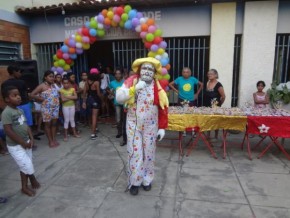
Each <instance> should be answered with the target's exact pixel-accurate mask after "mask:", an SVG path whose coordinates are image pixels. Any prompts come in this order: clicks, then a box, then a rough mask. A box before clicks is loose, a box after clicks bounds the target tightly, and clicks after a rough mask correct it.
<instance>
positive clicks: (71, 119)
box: [59, 77, 80, 142]
mask: <svg viewBox="0 0 290 218" xmlns="http://www.w3.org/2000/svg"><path fill="white" fill-rule="evenodd" d="M62 84H63V88H62V89H61V90H60V91H59V92H60V95H61V101H62V113H63V117H64V138H63V140H64V141H65V142H66V141H67V132H68V124H69V123H70V125H71V128H72V131H73V136H74V137H76V138H79V137H80V136H79V135H78V134H77V132H76V128H75V127H76V124H75V101H74V100H77V98H78V96H77V93H76V91H75V89H74V88H72V87H71V86H70V83H69V80H68V78H66V77H64V78H63V79H62Z"/></svg>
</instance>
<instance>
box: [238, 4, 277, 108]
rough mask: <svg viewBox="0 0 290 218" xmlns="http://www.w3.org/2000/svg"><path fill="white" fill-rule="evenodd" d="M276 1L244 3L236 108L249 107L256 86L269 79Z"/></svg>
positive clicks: (268, 86)
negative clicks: (246, 105)
mask: <svg viewBox="0 0 290 218" xmlns="http://www.w3.org/2000/svg"><path fill="white" fill-rule="evenodd" d="M278 6H279V1H256V2H246V4H245V14H244V31H243V36H242V50H241V62H240V82H239V106H242V105H243V104H244V103H245V102H246V101H249V102H251V103H253V93H254V92H255V91H257V89H256V83H257V82H258V81H259V80H263V81H264V82H265V83H266V88H265V91H266V90H267V89H268V88H270V85H271V83H272V78H273V69H274V58H275V40H276V30H277V19H278Z"/></svg>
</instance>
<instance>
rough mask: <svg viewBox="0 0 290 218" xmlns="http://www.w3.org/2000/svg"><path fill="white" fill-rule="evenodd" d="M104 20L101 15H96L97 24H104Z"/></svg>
mask: <svg viewBox="0 0 290 218" xmlns="http://www.w3.org/2000/svg"><path fill="white" fill-rule="evenodd" d="M104 19H105V18H104V16H103V15H102V14H99V15H98V19H97V20H98V23H104Z"/></svg>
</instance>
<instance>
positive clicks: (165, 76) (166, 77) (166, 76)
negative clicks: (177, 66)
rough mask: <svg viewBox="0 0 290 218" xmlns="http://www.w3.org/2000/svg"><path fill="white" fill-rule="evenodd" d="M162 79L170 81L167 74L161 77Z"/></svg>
mask: <svg viewBox="0 0 290 218" xmlns="http://www.w3.org/2000/svg"><path fill="white" fill-rule="evenodd" d="M163 78H164V79H166V80H168V81H169V80H170V75H169V74H168V73H167V74H166V75H164V76H163Z"/></svg>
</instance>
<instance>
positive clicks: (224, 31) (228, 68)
mask: <svg viewBox="0 0 290 218" xmlns="http://www.w3.org/2000/svg"><path fill="white" fill-rule="evenodd" d="M235 31H236V3H216V4H212V17H211V37H210V68H214V69H216V70H217V71H218V72H219V81H220V82H221V83H222V84H223V87H224V90H225V94H226V100H225V103H224V105H223V106H225V107H230V106H231V95H232V78H233V55H234V42H235ZM205 85H206V84H205Z"/></svg>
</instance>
